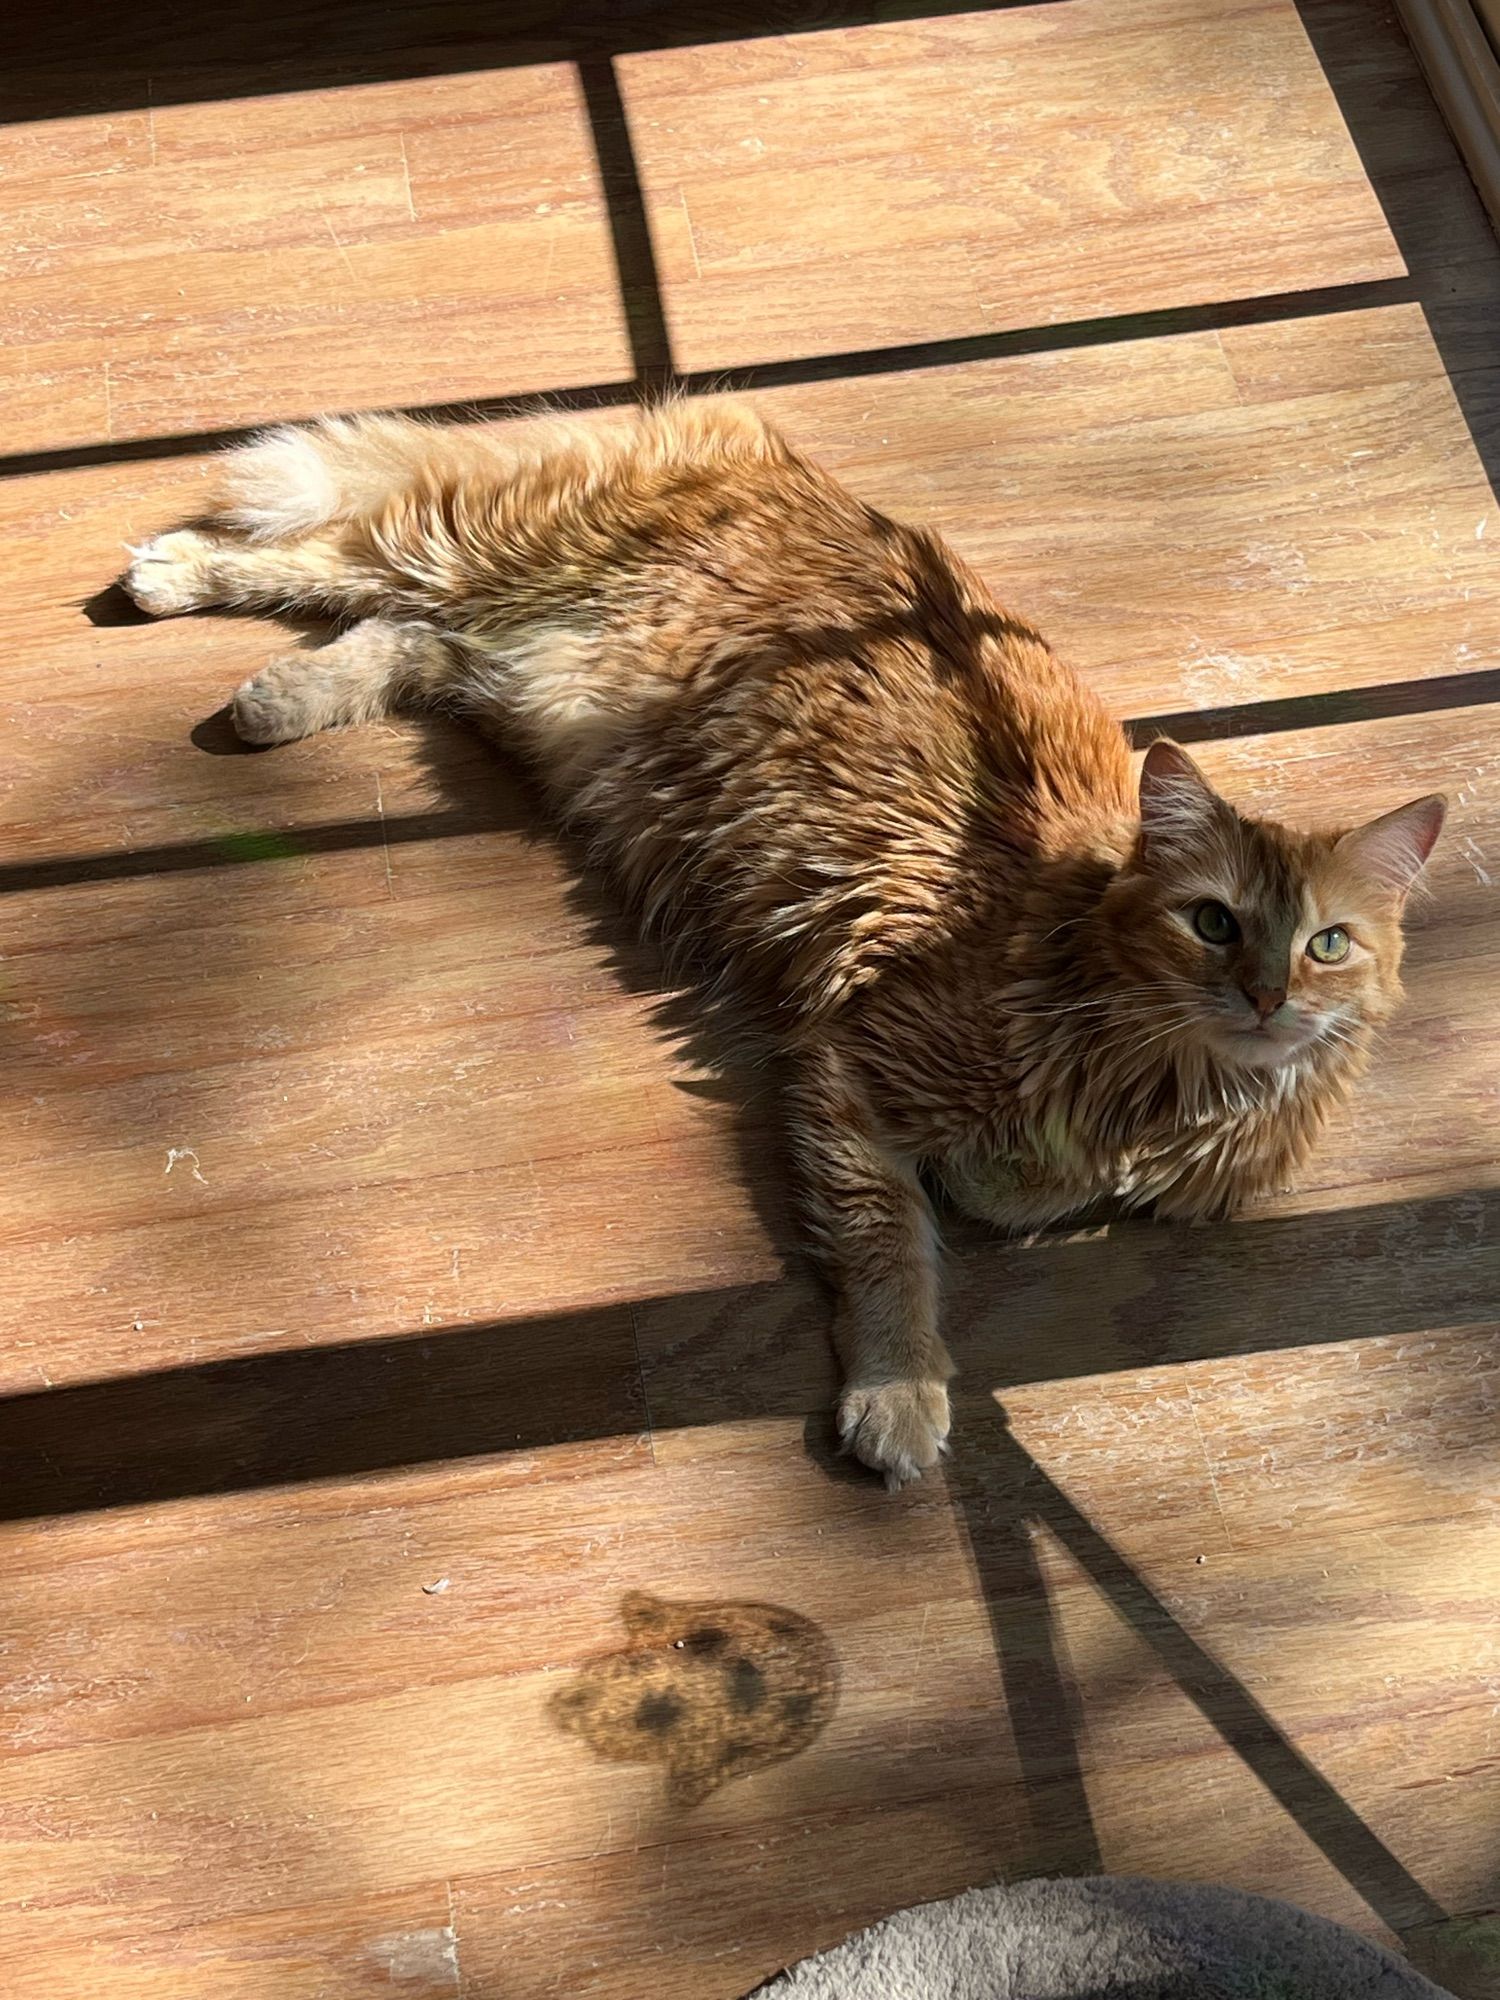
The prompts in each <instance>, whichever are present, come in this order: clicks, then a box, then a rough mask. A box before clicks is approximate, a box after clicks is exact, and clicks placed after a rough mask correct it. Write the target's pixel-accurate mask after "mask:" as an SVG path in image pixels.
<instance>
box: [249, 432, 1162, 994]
mask: <svg viewBox="0 0 1500 2000" xmlns="http://www.w3.org/2000/svg"><path fill="white" fill-rule="evenodd" d="M330 428H331V440H330V442H331V450H330V452H329V454H328V461H327V462H326V463H325V464H324V466H323V468H322V473H321V481H322V483H321V485H316V486H315V487H314V493H313V496H312V497H313V499H314V500H317V499H318V498H321V499H322V502H323V505H324V506H325V507H326V508H327V509H328V511H329V512H330V513H336V512H339V511H342V510H343V509H345V508H347V510H348V512H349V513H350V515H351V517H352V518H353V519H354V520H355V521H356V523H357V526H358V529H359V532H360V535H361V536H362V538H364V539H365V540H367V542H368V544H369V554H370V558H371V560H372V562H374V563H379V564H382V565H385V566H388V567H389V569H390V570H392V571H393V572H394V573H395V575H396V576H397V577H398V578H399V579H400V581H401V584H402V586H403V595H405V596H406V598H407V601H408V603H409V605H410V608H411V610H412V612H413V614H415V615H421V616H426V617H431V618H433V619H434V620H435V621H436V622H437V623H439V624H440V625H442V626H444V627H445V628H447V629H449V630H453V631H456V632H457V633H459V634H461V635H462V637H463V638H464V639H465V641H466V642H467V644H466V652H467V653H468V663H467V665H468V671H467V674H466V677H465V684H464V688H463V691H462V696H461V698H462V700H463V701H464V703H465V705H466V706H469V707H470V708H476V709H482V708H484V707H485V706H486V705H487V704H490V703H493V704H495V705H496V706H497V707H499V708H500V709H501V710H503V711H504V715H505V719H506V721H507V723H508V724H509V725H510V727H511V728H512V730H515V729H519V730H520V731H521V733H522V734H523V736H524V737H525V739H526V740H527V741H528V743H529V746H530V748H531V750H532V753H533V755H534V757H535V758H536V760H537V762H538V764H539V766H540V769H541V771H542V774H543V776H544V778H546V779H547V780H548V781H549V782H550V784H551V786H552V788H553V791H554V793H555V795H556V796H557V798H558V801H559V803H560V804H561V805H562V806H563V807H564V809H565V810H567V811H568V812H570V813H572V814H573V815H575V816H576V817H577V818H579V819H580V820H581V821H582V822H583V823H584V824H586V825H587V826H588V827H589V828H590V830H591V831H592V832H593V833H594V834H595V836H596V837H598V838H599V839H600V840H601V842H602V844H603V845H604V846H605V847H606V848H607V850H608V852H609V857H610V859H611V860H612V862H613V863H614V866H615V868H616V869H617V871H618V872H619V873H620V874H621V875H623V877H624V878H625V881H626V883H627V885H628V887H629V888H630V889H631V891H632V893H633V894H634V896H635V897H636V899H637V901H638V903H639V905H640V906H641V908H642V909H643V910H644V911H645V912H646V913H647V915H648V917H649V918H651V919H652V921H653V922H654V923H655V925H656V927H657V929H658V930H659V931H660V932H661V934H662V935H663V936H664V938H665V939H666V940H667V941H668V942H669V943H672V944H675V945H677V946H679V947H680V946H682V945H683V944H684V943H685V942H690V943H692V944H694V945H697V946H699V947H700V948H701V951H702V953H703V954H704V955H705V956H706V957H708V958H711V959H713V960H714V961H716V962H717V963H718V964H720V965H721V966H722V965H726V964H727V968H728V970H729V973H730V975H731V977H732V978H733V980H734V981H735V983H736V985H737V987H738V988H739V990H740V992H741V994H742V996H743V997H746V998H755V999H759V1000H762V1001H764V1002H767V1003H769V1004H771V1005H774V1006H775V1007H776V1008H777V1009H778V1010H779V1020H780V1023H781V1025H782V1026H783V1028H785V1029H787V1030H792V1031H795V1029H796V1028H797V1027H798V1026H799V1025H800V1024H803V1023H807V1022H810V1021H813V1020H815V1019H817V1018H820V1017H822V1016H824V1015H826V1013H827V1012H828V1011H829V1010H830V1009H833V1008H837V1007H838V1006H839V1005H841V1004H842V1003H843V1002H845V1001H847V1000H848V998H849V997H850V995H851V994H853V993H854V992H855V991H857V990H858V989H859V988H860V987H862V986H864V985H867V984H868V983H869V982H870V981H871V980H872V979H873V978H875V977H876V976H877V974H878V973H879V972H880V971H881V969H882V968H885V967H889V966H890V965H891V964H892V963H893V962H894V961H896V960H898V959H900V958H901V957H902V956H903V955H906V954H910V953H914V952H921V951H924V950H929V949H931V948H933V947H935V946H937V945H938V944H939V943H940V942H941V941H942V940H943V939H944V938H946V937H953V936H955V935H957V934H959V933H960V932H961V931H962V930H963V929H964V928H965V926H971V925H972V924H973V923H974V922H975V921H976V919H977V918H978V917H979V916H980V915H981V914H982V915H983V916H984V917H985V918H986V919H987V920H988V921H989V923H990V924H992V925H993V924H995V923H997V922H999V921H1000V920H1001V919H1002V917H1003V915H1004V912H1003V910H1002V909H1001V908H1000V907H998V906H999V905H1001V904H1004V903H1005V902H1007V901H1014V902H1016V904H1017V910H1016V914H1017V915H1019V903H1020V899H1022V898H1023V897H1024V893H1025V888H1026V883H1027V879H1028V876H1029V870H1030V864H1031V861H1032V859H1033V858H1034V857H1036V856H1038V855H1040V856H1047V855H1053V856H1055V855H1060V854H1077V853H1079V852H1080V851H1087V850H1088V849H1090V848H1091V847H1092V848H1097V847H1099V845H1100V843H1103V844H1104V845H1105V846H1112V847H1113V848H1115V849H1116V850H1117V848H1118V842H1119V829H1120V828H1121V827H1122V826H1124V825H1125V824H1126V823H1127V822H1128V820H1129V816H1130V813H1131V811H1132V808H1133V787H1132V781H1131V774H1130V767H1129V757H1128V752H1127V749H1126V745H1125V742H1124V739H1123V737H1122V735H1121V733H1120V730H1119V728H1118V727H1117V725H1116V724H1115V723H1114V722H1112V721H1111V720H1110V718H1109V717H1108V715H1107V714H1106V712H1105V711H1104V709H1103V707H1102V706H1101V704H1100V703H1099V702H1098V700H1097V698H1096V697H1095V696H1094V695H1093V694H1092V693H1091V692H1090V691H1089V690H1088V689H1087V688H1085V687H1084V685H1083V684H1082V683H1081V681H1080V680H1079V679H1078V677H1077V676H1076V675H1075V674H1074V673H1073V672H1072V671H1071V670H1070V669H1069V668H1067V667H1066V666H1064V665H1063V664H1062V662H1060V661H1059V660H1058V659H1057V657H1056V656H1055V655H1054V654H1053V653H1052V651H1051V650H1050V648H1049V647H1048V646H1047V645H1046V643H1045V642H1044V641H1043V639H1042V638H1041V636H1040V634H1039V633H1037V632H1036V631H1034V630H1033V629H1032V628H1031V627H1030V626H1029V625H1027V624H1025V623H1024V622H1022V621H1021V620H1019V619H1016V618H1014V617H1011V616H1010V615H1008V614H1007V613H1005V612H1004V611H1002V610H1001V609H1000V608H999V607H998V606H997V605H996V603H995V601H994V599H993V597H992V596H991V594H990V593H989V591H988V590H987V589H986V587H985V586H984V584H983V583H982V582H981V581H980V579H979V578H978V577H977V576H975V575H974V574H973V572H972V571H970V570H969V569H968V567H967V566H966V565H965V564H964V563H962V562H961V561H960V560H959V559H958V558H957V557H956V556H955V555H954V554H953V552H952V551H951V550H949V549H947V548H946V547H945V546H944V545H943V544H942V543H941V542H940V541H939V540H938V539H937V538H936V537H935V536H933V535H931V534H928V533H926V532H924V531H922V530H920V529H915V528H910V527H907V526H904V525H902V524H899V523H897V522H894V521H891V520H888V519H887V518H886V517H885V516H883V515H882V514H880V513H878V512H876V511H875V510H874V509H873V508H871V507H868V506H866V505H865V504H864V503H863V502H861V501H859V500H857V499H856V498H854V496H853V495H851V494H850V493H848V492H847V491H846V490H845V489H844V488H843V487H842V486H840V485H839V484H838V483H837V482H836V481H835V480H833V479H831V478H830V477H829V476H828V475H827V474H826V473H824V472H823V471H822V469H821V468H820V467H818V466H817V465H815V464H814V463H813V462H812V461H810V460H808V459H807V458H805V457H803V456H801V455H800V454H799V453H798V452H796V451H795V450H794V449H793V448H792V447H791V446H790V445H789V444H787V443H786V441H785V440H784V439H782V438H781V437H780V436H779V435H778V434H777V433H776V432H774V431H773V430H771V429H770V428H769V427H767V426H766V425H765V424H764V423H762V422H761V421H760V420H759V419H758V418H757V417H755V416H754V415H753V414H751V413H750V412H749V411H747V410H745V409H743V408H741V407H739V406H737V405H734V404H732V403H730V404H709V405H706V406H696V405H688V404H683V403H672V404H667V405H666V406H664V407H661V408H658V409H655V410H652V411H650V412H647V413H645V414H643V415H642V416H640V417H639V418H637V419H636V420H635V421H634V422H632V423H631V424H629V425H628V426H626V427H621V428H619V429H617V430H615V431H613V432H609V431H606V432H604V433H602V434H601V432H600V431H599V430H598V429H597V428H585V427H583V426H581V425H577V424H569V423H565V422H564V423H552V424H547V425H543V426H540V427H539V428H538V430H537V431H536V432H535V433H534V434H533V437H532V439H530V440H528V441H526V442H525V443H523V444H521V445H519V446H517V445H515V444H510V443H505V444H502V443H498V442H496V441H493V440H491V439H488V438H485V437H483V436H479V435H466V434H464V433H455V432H449V431H438V430H434V429H432V428H429V427H426V426H419V425H416V424H412V423H404V422H401V421H400V420H392V419H378V420H374V421H372V422H369V423H367V424H366V425H364V426H360V427H356V426H352V425H337V426H334V427H330ZM361 437H363V438H364V439H366V440H368V447H369V449H368V452H367V454H366V456H365V457H364V459H363V460H361V457H360V454H359V451H358V448H357V445H358V440H359V439H360V438H361ZM308 449H309V446H308V434H307V433H305V432H292V433H288V434H285V437H284V438H283V439H277V440H273V441H272V442H271V443H270V444H269V445H268V446H267V447H264V448H263V452H262V455H261V456H260V457H259V458H255V457H252V458H250V459H249V460H248V461H247V462H246V468H245V472H244V474H243V475H242V476H243V478H244V485H245V492H244V495H243V497H242V498H241V499H240V500H239V502H238V512H239V515H240V518H242V519H244V520H246V522H247V525H251V526H254V527H257V528H258V527H259V526H260V520H259V518H258V517H257V516H256V515H255V512H254V505H253V501H254V496H255V494H256V493H257V492H264V491H267V490H268V489H270V490H274V488H275V460H276V458H277V457H278V455H280V454H281V453H287V454H295V455H297V458H298V460H299V461H301V460H305V458H306V456H307V454H308ZM268 460H269V461H271V462H270V463H269V464H268V462H267V461H268ZM340 481H342V482H343V486H342V488H341V487H340ZM382 482H384V486H385V490H384V492H379V490H378V489H379V487H380V486H381V484H382ZM283 516H284V509H283ZM278 518H282V516H278V515H277V513H276V511H275V509H274V508H272V509H271V511H270V520H271V522H272V523H274V522H275V521H276V520H277V519H278ZM1115 858H1118V853H1117V852H1116V855H1115Z"/></svg>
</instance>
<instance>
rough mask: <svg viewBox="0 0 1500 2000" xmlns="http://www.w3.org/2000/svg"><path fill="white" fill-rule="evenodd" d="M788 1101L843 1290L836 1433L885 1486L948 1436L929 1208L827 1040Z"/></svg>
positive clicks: (815, 1210) (824, 1253) (910, 1169)
mask: <svg viewBox="0 0 1500 2000" xmlns="http://www.w3.org/2000/svg"><path fill="white" fill-rule="evenodd" d="M791 1110H792V1116H791V1140H792V1146H793V1150H794V1153H795V1156H796V1159H797V1163H798V1166H799V1168H800V1170H801V1175H802V1183H803V1189H804V1193H805V1197H806V1205H807V1213H808V1219H809V1222H810V1225H811V1231H812V1237H813V1242H814V1246H815V1248H816V1250H817V1252H818V1254H819V1256H820V1258H821V1261H822V1263H823V1265H824V1268H825V1269H826V1270H827V1272H828V1275H829V1276H830V1278H831V1279H832V1281H833V1283H834V1285H835V1286H836V1287H837V1289H838V1294H839V1310H838V1319H837V1326H836V1336H837V1340H838V1347H839V1354H840V1359H841V1360H842V1362H843V1365H844V1375H845V1381H844V1387H843V1391H842V1393H841V1395H840V1397H839V1406H838V1422H839V1431H840V1434H841V1436H842V1437H843V1440H844V1443H845V1445H846V1446H847V1448H848V1449H849V1450H850V1451H852V1452H853V1453H854V1454H855V1456H856V1457H857V1458H859V1459H861V1460H863V1462H864V1463H865V1464H866V1465H868V1466H870V1467H872V1468H873V1469H874V1470H875V1471H876V1472H881V1473H884V1475H885V1481H886V1484H887V1485H888V1486H891V1487H896V1486H901V1485H904V1484H905V1483H906V1481H907V1480H909V1479H915V1478H917V1477H918V1476H919V1475H920V1474H921V1473H923V1472H925V1471H927V1470H928V1468H929V1467H931V1466H933V1465H935V1464H936V1463H937V1459H938V1456H939V1454H940V1453H941V1452H942V1451H944V1450H945V1449H946V1444H945V1440H946V1438H947V1435H948V1424H949V1413H948V1388H947V1383H948V1378H949V1376H950V1375H951V1374H952V1373H953V1363H952V1362H951V1361H950V1359H949V1358H948V1351H947V1349H946V1348H945V1347H944V1345H943V1342H942V1339H941V1337H940V1336H939V1333H938V1248H937V1231H936V1227H935V1225H934V1222H933V1218H932V1210H931V1208H930V1207H929V1205H928V1201H927V1196H926V1195H925V1193H924V1192H923V1190H922V1187H921V1184H920V1182H919V1181H918V1179H917V1174H916V1168H915V1166H914V1164H913V1163H912V1162H911V1161H909V1160H907V1159H905V1158H903V1157H902V1156H901V1155H900V1154H899V1153H897V1152H896V1151H895V1150H893V1149H892V1148H891V1147H890V1146H889V1145H888V1144H887V1143H886V1141H885V1140H884V1139H883V1138H882V1136H881V1133H880V1130H879V1125H878V1121H877V1119H876V1117H875V1114H874V1111H873V1108H872V1106H871V1104H870V1101H869V1098H868V1095H867V1094H866V1092H865V1090H864V1088H863V1086H862V1084H861V1082H860V1080H859V1078H858V1076H857V1075H856V1073H855V1072H854V1069H853V1067H852V1065H851V1064H850V1063H849V1061H848V1059H847V1057H845V1056H844V1055H843V1054H842V1053H841V1052H840V1051H839V1050H838V1048H837V1047H835V1046H834V1045H833V1044H832V1043H825V1044H823V1045H821V1046H820V1047H818V1048H817V1049H815V1050H814V1051H812V1052H810V1053H809V1054H808V1055H807V1056H806V1057H805V1058H804V1060H803V1062H802V1064H801V1067H800V1070H799V1073H798V1076H797V1079H796V1082H795V1084H794V1087H793V1091H792V1106H791Z"/></svg>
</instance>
